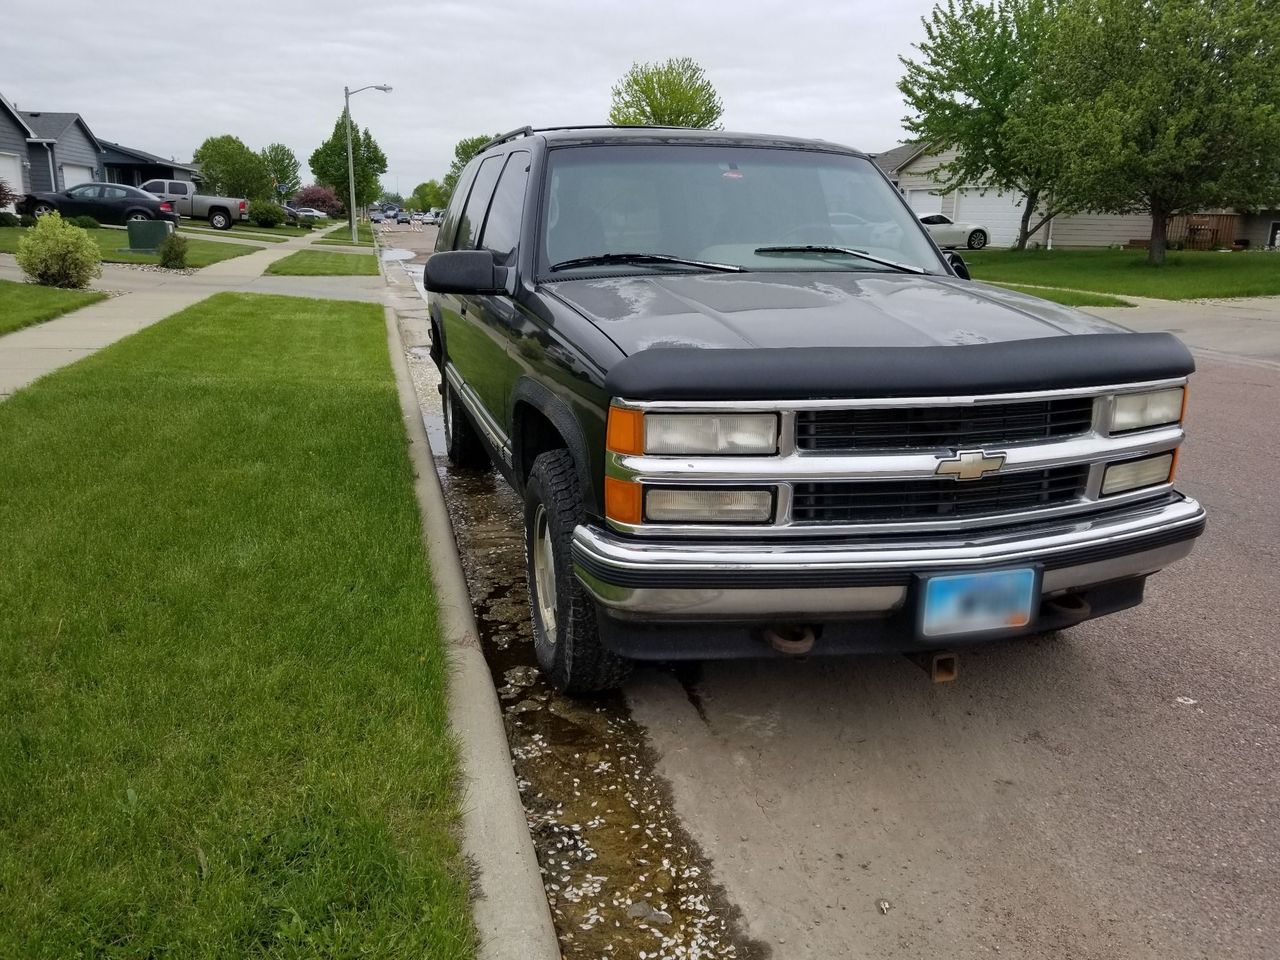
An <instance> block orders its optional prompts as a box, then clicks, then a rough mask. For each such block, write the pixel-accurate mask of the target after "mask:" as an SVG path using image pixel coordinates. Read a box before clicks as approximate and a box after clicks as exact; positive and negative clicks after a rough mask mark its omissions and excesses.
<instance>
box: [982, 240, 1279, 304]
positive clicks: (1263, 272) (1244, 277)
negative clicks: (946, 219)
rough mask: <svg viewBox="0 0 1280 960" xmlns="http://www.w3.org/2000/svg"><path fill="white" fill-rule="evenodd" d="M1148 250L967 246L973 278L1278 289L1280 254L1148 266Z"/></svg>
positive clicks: (1214, 291)
mask: <svg viewBox="0 0 1280 960" xmlns="http://www.w3.org/2000/svg"><path fill="white" fill-rule="evenodd" d="M1146 257H1147V254H1146V251H1145V250H1025V251H1017V250H983V251H981V252H974V251H966V252H965V260H966V262H967V263H968V264H969V271H970V272H971V273H972V274H973V278H974V279H975V280H987V281H995V282H999V283H1010V284H1030V285H1032V286H1047V287H1067V288H1070V289H1074V290H1095V291H1098V292H1100V293H1112V294H1129V295H1130V296H1134V297H1155V298H1158V299H1162V300H1190V299H1197V298H1202V297H1256V296H1270V295H1274V294H1280V258H1278V257H1276V256H1275V255H1274V254H1269V253H1213V252H1206V253H1192V252H1183V253H1170V254H1169V255H1168V261H1167V262H1166V263H1165V264H1164V265H1163V266H1160V267H1152V266H1149V265H1148V264H1147V262H1146Z"/></svg>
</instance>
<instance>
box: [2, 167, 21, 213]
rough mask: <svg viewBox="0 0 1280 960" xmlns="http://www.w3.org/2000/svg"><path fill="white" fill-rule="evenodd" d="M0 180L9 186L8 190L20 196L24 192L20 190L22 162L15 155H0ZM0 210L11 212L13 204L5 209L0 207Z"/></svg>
mask: <svg viewBox="0 0 1280 960" xmlns="http://www.w3.org/2000/svg"><path fill="white" fill-rule="evenodd" d="M0 180H3V181H4V182H5V183H7V184H8V185H9V189H10V190H12V191H13V192H14V193H16V194H18V195H19V196H21V195H22V194H23V193H25V192H26V191H24V190H23V189H22V160H21V159H20V158H19V157H18V155H17V154H13V153H0ZM0 210H8V211H9V212H10V213H12V212H13V204H9V206H7V207H0Z"/></svg>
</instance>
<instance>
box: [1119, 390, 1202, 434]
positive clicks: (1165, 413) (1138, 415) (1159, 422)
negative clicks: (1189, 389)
mask: <svg viewBox="0 0 1280 960" xmlns="http://www.w3.org/2000/svg"><path fill="white" fill-rule="evenodd" d="M1185 396H1186V388H1185V387H1171V388H1170V389H1168V390H1152V391H1150V392H1149V393H1121V394H1118V395H1117V396H1116V400H1115V406H1114V407H1112V410H1111V432H1112V433H1124V432H1125V431H1127V430H1144V429H1148V428H1150V427H1160V426H1164V425H1166V424H1170V423H1177V422H1178V421H1180V420H1181V419H1182V403H1183V399H1184V397H1185Z"/></svg>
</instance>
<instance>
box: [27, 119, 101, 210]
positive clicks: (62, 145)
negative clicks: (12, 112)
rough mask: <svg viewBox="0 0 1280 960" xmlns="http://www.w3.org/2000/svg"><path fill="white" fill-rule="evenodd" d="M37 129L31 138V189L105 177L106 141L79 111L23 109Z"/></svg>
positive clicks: (29, 149) (46, 188)
mask: <svg viewBox="0 0 1280 960" xmlns="http://www.w3.org/2000/svg"><path fill="white" fill-rule="evenodd" d="M19 113H21V115H22V119H23V120H24V121H25V122H26V125H27V126H28V127H29V128H30V129H31V130H32V131H34V132H35V136H34V137H32V138H30V139H28V140H27V159H28V160H30V161H31V168H30V171H29V173H30V177H31V190H32V191H33V192H34V191H39V190H65V189H67V188H68V187H74V186H75V185H76V184H77V183H86V182H88V181H90V180H101V179H102V145H101V144H100V143H98V138H97V137H95V136H94V135H93V131H92V130H90V129H89V125H88V124H87V123H85V122H84V119H83V118H82V117H81V116H80V114H78V113H48V112H44V111H39V110H21V111H19Z"/></svg>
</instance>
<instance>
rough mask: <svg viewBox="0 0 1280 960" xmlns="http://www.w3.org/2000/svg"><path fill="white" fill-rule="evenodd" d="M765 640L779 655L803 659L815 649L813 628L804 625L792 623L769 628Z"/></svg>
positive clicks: (765, 633)
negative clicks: (789, 655)
mask: <svg viewBox="0 0 1280 960" xmlns="http://www.w3.org/2000/svg"><path fill="white" fill-rule="evenodd" d="M764 638H765V639H766V640H768V641H769V646H771V647H773V649H775V650H777V651H778V652H779V653H788V654H791V655H792V656H794V657H802V656H804V655H805V654H806V653H808V652H809V651H810V650H812V649H813V641H814V639H815V635H814V632H813V627H811V626H808V625H807V624H802V623H792V624H786V625H781V624H780V625H778V626H774V627H767V628H766V629H765V631H764Z"/></svg>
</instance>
